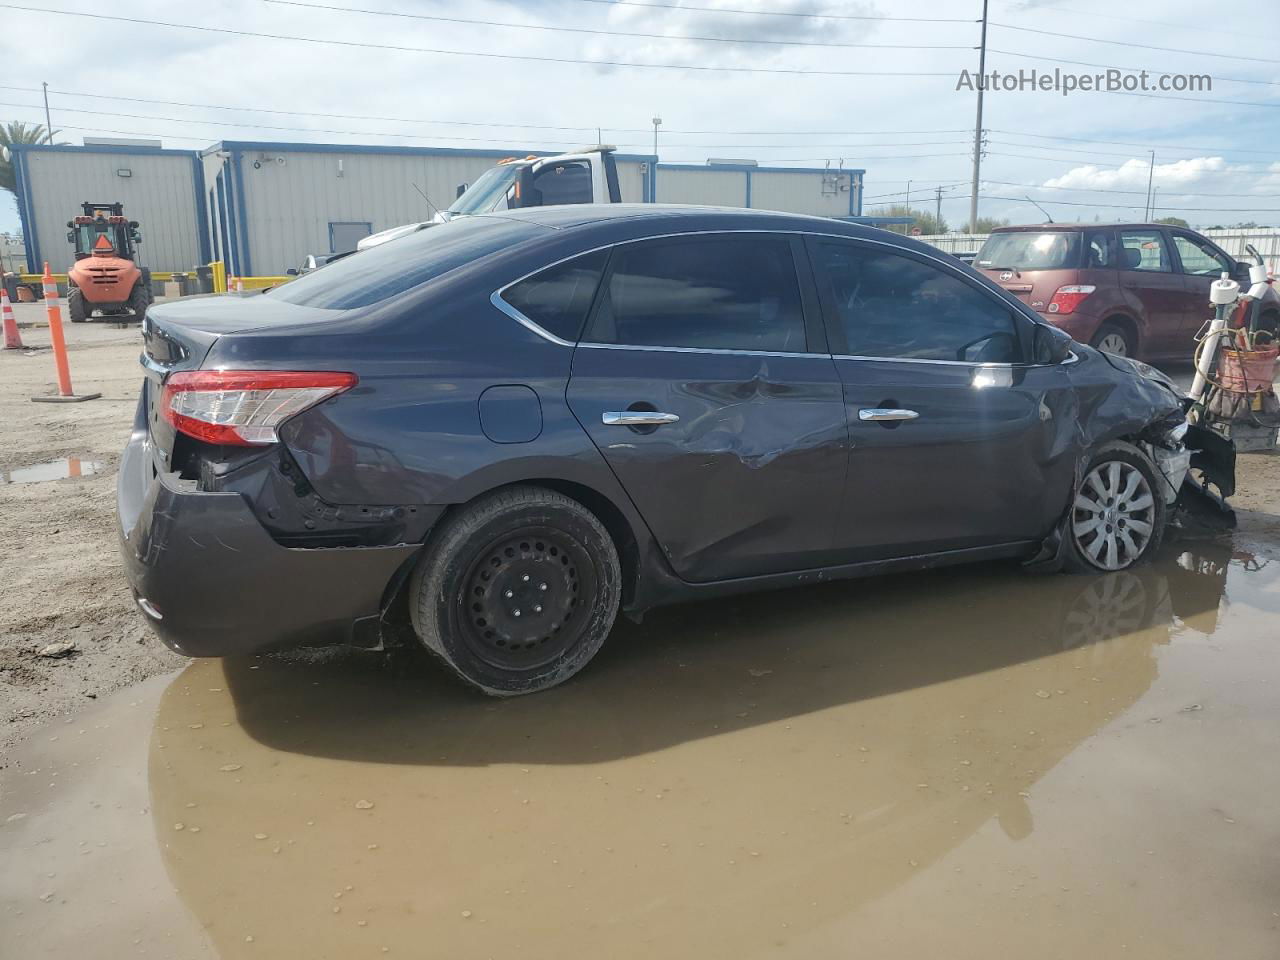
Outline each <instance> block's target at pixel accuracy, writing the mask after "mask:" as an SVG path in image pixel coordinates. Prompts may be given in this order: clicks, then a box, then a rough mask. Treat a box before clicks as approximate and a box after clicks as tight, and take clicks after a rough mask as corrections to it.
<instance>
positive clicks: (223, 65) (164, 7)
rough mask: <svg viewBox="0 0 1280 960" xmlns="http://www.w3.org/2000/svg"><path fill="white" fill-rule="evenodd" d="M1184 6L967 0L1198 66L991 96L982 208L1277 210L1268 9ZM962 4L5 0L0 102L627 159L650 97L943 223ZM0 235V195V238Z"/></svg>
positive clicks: (747, 151)
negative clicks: (1208, 84) (1066, 90)
mask: <svg viewBox="0 0 1280 960" xmlns="http://www.w3.org/2000/svg"><path fill="white" fill-rule="evenodd" d="M642 3H643V4H647V5H641V4H642ZM334 8H341V9H334ZM1205 9H1206V8H1205V6H1204V4H1203V3H1202V2H1197V0H1164V2H1161V3H1158V4H1145V5H1132V4H1125V5H1119V4H1114V3H1108V2H1105V0H1060V2H1058V0H1053V2H1039V0H1008V2H1002V0H990V5H989V22H990V25H989V27H988V35H987V47H988V52H987V64H986V67H987V70H988V71H990V70H993V69H994V70H999V71H1001V72H1002V73H1007V72H1012V71H1017V70H1019V69H1026V70H1030V69H1032V68H1035V69H1038V70H1040V71H1050V72H1051V71H1053V70H1054V68H1055V67H1056V68H1059V69H1061V70H1063V71H1068V72H1074V73H1084V74H1090V75H1092V74H1095V73H1098V72H1100V71H1102V70H1104V69H1106V68H1107V67H1116V68H1120V69H1124V70H1129V69H1132V70H1134V71H1136V70H1142V69H1146V70H1148V71H1150V73H1151V74H1152V76H1153V78H1154V77H1155V76H1158V75H1160V74H1185V73H1191V74H1207V75H1209V76H1210V77H1212V78H1213V82H1212V90H1211V91H1208V92H1200V93H1197V92H1186V93H1175V92H1169V93H1165V94H1162V95H1160V96H1146V95H1138V94H1125V93H1107V92H1093V91H1090V92H1082V91H1076V92H1073V93H1071V94H1070V95H1068V96H1063V95H1062V94H1061V93H1060V92H1054V91H1046V90H991V91H989V92H988V93H987V95H986V97H985V111H984V118H983V124H982V126H983V129H984V136H983V159H982V178H983V183H982V186H981V188H980V191H979V192H980V195H981V197H982V199H981V200H980V208H979V213H980V214H981V215H982V216H987V217H994V218H997V219H1007V220H1009V221H1010V222H1013V223H1037V222H1043V221H1044V219H1045V214H1044V213H1042V212H1041V210H1040V209H1038V208H1037V207H1036V206H1035V205H1034V204H1033V203H1031V202H1030V201H1029V200H1028V199H1027V198H1030V200H1034V201H1036V202H1037V203H1039V204H1040V206H1041V207H1043V208H1044V210H1045V211H1047V212H1048V213H1049V215H1050V216H1052V218H1053V219H1054V220H1057V221H1067V220H1086V221H1092V220H1095V219H1100V220H1104V221H1106V220H1133V219H1142V218H1143V216H1144V213H1145V208H1146V203H1147V187H1148V178H1149V177H1150V179H1151V182H1152V187H1153V193H1154V199H1155V210H1156V215H1157V216H1178V217H1182V218H1184V219H1186V220H1188V221H1189V222H1191V223H1192V224H1193V225H1197V226H1201V227H1207V226H1213V225H1217V224H1234V223H1240V222H1257V223H1263V224H1267V223H1270V224H1280V160H1278V159H1277V158H1280V70H1278V69H1277V66H1278V65H1280V21H1277V20H1276V19H1275V18H1256V17H1250V16H1247V15H1246V16H1237V17H1229V16H1226V15H1225V14H1217V13H1215V14H1212V15H1206V13H1205ZM55 10H57V11H67V12H72V13H74V14H81V15H66V13H62V14H60V13H54V12H51V11H55ZM981 10H982V2H981V0H911V2H906V0H896V2H890V0H857V2H844V0H634V2H615V0H525V2H508V0H452V2H440V0H307V2H302V0H297V2H283V0H220V2H219V3H217V4H195V3H173V2H172V0H165V2H153V0H113V3H111V4H107V5H104V4H100V3H89V2H87V0H25V2H24V3H21V4H7V3H3V2H0V23H2V24H3V30H0V64H3V66H2V67H0V78H2V79H0V120H4V121H9V120H25V121H28V122H42V121H43V117H44V113H43V105H42V102H41V95H40V85H41V82H42V81H47V82H48V83H49V87H50V91H51V93H50V98H49V99H50V110H51V113H52V117H53V125H54V127H55V128H56V129H59V130H61V134H60V135H59V137H58V139H59V141H60V142H65V143H80V142H81V141H82V138H83V137H84V136H129V135H132V136H140V137H151V138H159V139H161V140H163V142H164V145H165V146H167V147H175V148H182V149H191V148H200V147H204V146H207V145H208V144H210V143H212V142H214V141H217V140H222V139H227V140H235V139H240V140H283V141H308V142H321V143H352V144H378V143H390V144H402V145H419V146H445V147H447V146H454V147H484V148H503V149H505V148H508V147H509V148H511V150H512V152H513V153H519V152H520V151H521V150H534V149H537V150H546V149H558V148H565V149H569V148H573V147H576V146H582V145H584V144H587V143H594V142H596V139H597V132H596V131H597V128H599V130H600V134H599V135H600V136H601V137H602V138H603V140H604V142H608V143H614V144H617V145H618V146H619V147H620V148H622V149H624V150H626V151H630V152H645V153H648V152H650V151H652V148H653V125H652V119H653V118H654V117H660V118H661V120H662V124H661V127H660V133H659V139H658V153H659V156H660V157H661V159H662V160H663V161H664V162H675V161H679V162H693V163H702V162H705V161H706V160H707V159H708V158H709V157H717V158H738V159H752V160H757V161H759V162H760V163H761V164H762V165H781V166H785V165H791V164H796V165H803V166H822V165H823V164H825V163H828V162H829V163H830V164H831V165H832V166H833V167H835V166H840V165H843V166H845V167H855V168H863V169H865V170H866V171H867V174H866V185H865V196H866V198H867V199H866V203H865V209H866V210H867V211H868V212H871V211H873V210H874V209H875V208H877V207H881V206H883V205H884V204H889V203H901V202H903V201H904V200H905V199H907V196H908V190H910V199H911V201H912V202H913V204H916V205H918V206H922V207H924V208H925V209H928V210H930V211H932V210H933V209H934V203H935V198H936V192H935V191H936V188H937V187H939V186H941V187H942V196H943V199H942V213H943V216H944V218H945V219H947V220H948V222H949V223H950V225H951V227H952V228H953V229H959V228H962V227H963V226H964V224H965V223H966V222H967V220H968V213H969V194H970V178H971V176H972V159H971V158H972V151H973V137H974V126H975V113H976V103H977V94H976V92H975V91H974V90H973V89H972V86H973V84H972V82H970V83H968V84H967V85H965V84H962V82H961V78H962V71H966V70H967V71H969V73H970V75H976V74H977V72H978V50H977V47H978V43H979V32H980V25H979V22H978V21H979V19H980V17H981ZM371 11H382V12H383V13H382V14H380V13H376V12H371ZM753 11H754V12H753ZM764 12H767V13H764ZM386 13H392V14H397V15H394V16H391V15H385V14H386ZM83 14H94V15H95V16H83ZM101 15H105V16H108V17H119V18H126V20H127V22H122V21H119V20H111V19H102V18H101ZM458 21H482V22H458ZM1249 21H1253V22H1252V23H1249ZM1219 24H1220V26H1219ZM195 27H200V28H203V29H194V28H195ZM263 34H269V35H273V36H262V35H263ZM291 38H292V39H291ZM299 38H301V39H299ZM565 61H569V62H565ZM1063 61H1075V63H1071V62H1063ZM1078 64H1090V65H1091V66H1082V65H1078ZM958 86H959V87H961V88H960V89H957V88H958ZM1155 92H1156V91H1152V93H1155ZM1151 151H1154V152H1155V156H1154V164H1153V161H1152V155H1151ZM926 197H927V201H926V199H925V198H926ZM922 201H924V202H922ZM18 228H19V225H18V219H17V212H16V209H15V207H14V204H13V202H12V197H11V195H9V194H4V195H3V197H0V230H5V231H16V230H17V229H18Z"/></svg>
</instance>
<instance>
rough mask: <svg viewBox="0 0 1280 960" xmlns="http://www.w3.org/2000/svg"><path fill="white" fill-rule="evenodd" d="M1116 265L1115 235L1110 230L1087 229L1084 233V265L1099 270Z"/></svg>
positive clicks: (1089, 268) (1086, 267)
mask: <svg viewBox="0 0 1280 960" xmlns="http://www.w3.org/2000/svg"><path fill="white" fill-rule="evenodd" d="M1115 265H1116V245H1115V237H1114V236H1112V234H1111V231H1110V230H1086V231H1085V234H1084V266H1085V269H1086V270H1097V269H1099V268H1104V267H1114V266H1115Z"/></svg>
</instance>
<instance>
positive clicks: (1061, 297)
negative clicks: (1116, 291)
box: [1046, 283, 1098, 313]
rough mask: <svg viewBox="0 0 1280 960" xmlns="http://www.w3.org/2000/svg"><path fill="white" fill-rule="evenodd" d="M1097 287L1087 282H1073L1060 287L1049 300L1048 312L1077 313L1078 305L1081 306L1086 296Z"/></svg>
mask: <svg viewBox="0 0 1280 960" xmlns="http://www.w3.org/2000/svg"><path fill="white" fill-rule="evenodd" d="M1097 289H1098V288H1097V287H1095V286H1092V285H1091V284H1087V283H1072V284H1068V285H1067V286H1065V287H1059V288H1058V292H1057V293H1055V294H1054V295H1053V299H1052V300H1050V301H1049V306H1048V307H1047V308H1046V312H1048V313H1075V312H1076V307H1078V306H1080V304H1081V303H1082V302H1083V301H1084V299H1085V297H1087V296H1089V294H1091V293H1093V291H1095V290H1097Z"/></svg>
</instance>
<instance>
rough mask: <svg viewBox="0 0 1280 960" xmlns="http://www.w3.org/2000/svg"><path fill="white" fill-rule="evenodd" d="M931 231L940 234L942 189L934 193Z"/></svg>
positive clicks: (939, 188)
mask: <svg viewBox="0 0 1280 960" xmlns="http://www.w3.org/2000/svg"><path fill="white" fill-rule="evenodd" d="M933 229H935V230H937V231H938V232H939V233H941V232H942V187H938V188H937V189H936V190H935V191H934V206H933Z"/></svg>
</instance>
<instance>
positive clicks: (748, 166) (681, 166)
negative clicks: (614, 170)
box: [619, 158, 867, 174]
mask: <svg viewBox="0 0 1280 960" xmlns="http://www.w3.org/2000/svg"><path fill="white" fill-rule="evenodd" d="M619 159H621V158H619ZM658 166H659V167H666V168H668V169H671V170H751V171H754V172H755V173H848V174H854V173H856V174H865V173H866V172H867V171H866V170H862V169H859V168H856V167H844V168H843V169H832V168H830V167H758V166H756V165H755V164H754V163H660V164H658Z"/></svg>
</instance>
